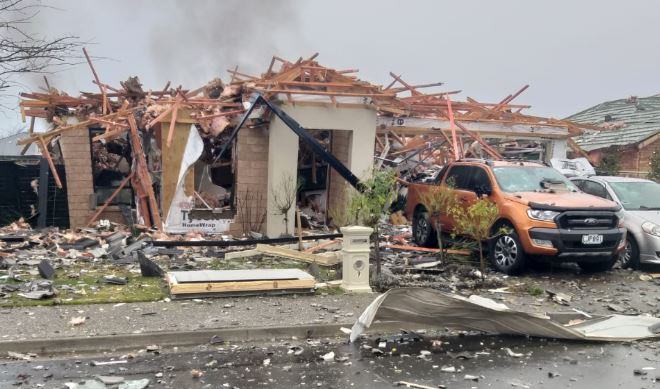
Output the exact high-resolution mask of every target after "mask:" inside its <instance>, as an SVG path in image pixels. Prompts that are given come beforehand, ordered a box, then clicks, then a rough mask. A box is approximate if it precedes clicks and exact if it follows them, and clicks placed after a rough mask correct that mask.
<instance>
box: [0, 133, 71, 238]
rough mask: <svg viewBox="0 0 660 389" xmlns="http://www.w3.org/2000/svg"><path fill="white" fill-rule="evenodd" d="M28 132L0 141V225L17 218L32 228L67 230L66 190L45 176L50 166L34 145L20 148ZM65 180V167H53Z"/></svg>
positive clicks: (51, 178) (50, 177)
mask: <svg viewBox="0 0 660 389" xmlns="http://www.w3.org/2000/svg"><path fill="white" fill-rule="evenodd" d="M27 135H28V134H27V133H18V134H14V135H9V136H6V137H4V138H0V172H2V173H1V174H0V224H2V225H6V224H9V223H11V222H13V221H15V220H18V219H19V218H23V219H25V221H26V222H28V223H29V224H30V225H31V226H32V227H45V226H57V227H61V228H67V227H69V210H68V205H67V193H66V190H64V189H60V188H58V187H57V185H56V184H55V181H54V179H53V177H52V176H51V175H49V174H48V170H49V166H48V163H47V161H46V160H44V159H43V157H42V156H41V153H40V152H39V149H38V147H37V145H36V144H31V145H28V146H19V145H17V144H16V142H17V141H18V140H19V139H22V138H25V137H26V136H27ZM55 168H56V169H57V170H58V172H59V174H60V176H61V177H62V179H64V180H66V176H65V172H64V166H62V165H55Z"/></svg>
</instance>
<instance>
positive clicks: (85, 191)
mask: <svg viewBox="0 0 660 389" xmlns="http://www.w3.org/2000/svg"><path fill="white" fill-rule="evenodd" d="M60 147H61V148H62V157H63V159H64V169H65V171H66V188H67V198H68V203H69V223H70V225H71V228H76V227H84V226H85V225H86V224H87V221H88V220H89V218H90V216H91V215H92V212H93V211H92V209H91V207H90V198H91V195H92V193H93V192H94V187H93V182H92V160H91V158H92V157H91V153H90V144H89V130H88V129H87V128H80V129H77V130H70V131H65V132H64V133H62V136H61V137H60Z"/></svg>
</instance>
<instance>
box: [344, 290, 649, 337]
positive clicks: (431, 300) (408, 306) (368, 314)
mask: <svg viewBox="0 0 660 389" xmlns="http://www.w3.org/2000/svg"><path fill="white" fill-rule="evenodd" d="M577 318H579V319H583V320H582V321H580V322H579V323H577V324H569V322H570V321H571V320H575V319H577ZM375 320H381V321H406V322H409V323H420V324H425V325H431V326H437V327H444V326H451V327H452V328H453V329H464V330H472V331H480V332H486V333H493V334H509V335H527V336H537V337H544V338H557V339H569V340H591V341H631V340H638V339H645V338H657V337H660V333H659V332H658V331H657V330H656V329H657V328H658V327H660V318H656V317H650V316H641V315H640V316H623V315H609V316H598V315H592V316H591V317H590V318H588V317H585V316H583V315H580V314H579V313H577V312H571V313H565V314H564V313H552V314H547V315H540V314H530V313H526V312H522V311H516V310H513V309H510V308H509V307H507V306H506V305H504V304H500V303H497V302H495V301H493V300H491V299H488V298H484V297H480V296H476V295H472V296H470V297H469V298H466V297H463V296H459V295H456V294H449V293H444V292H440V291H437V290H433V289H424V288H402V289H391V290H389V291H388V292H387V293H385V294H382V295H380V296H378V297H377V298H376V299H375V300H374V301H373V302H372V303H371V304H370V305H369V306H368V307H367V308H366V309H365V310H364V312H363V313H362V315H360V317H359V318H358V320H357V321H356V322H355V324H354V325H353V328H352V333H351V336H350V340H351V341H355V339H357V337H358V336H359V335H360V334H361V333H362V332H363V331H364V330H365V329H366V328H368V327H369V326H370V325H371V323H372V322H373V321H375Z"/></svg>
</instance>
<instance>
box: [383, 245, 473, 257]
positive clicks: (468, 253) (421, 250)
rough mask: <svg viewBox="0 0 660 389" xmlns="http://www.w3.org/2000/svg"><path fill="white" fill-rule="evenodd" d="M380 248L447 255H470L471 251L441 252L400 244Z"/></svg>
mask: <svg viewBox="0 0 660 389" xmlns="http://www.w3.org/2000/svg"><path fill="white" fill-rule="evenodd" d="M380 247H383V248H386V249H392V250H406V251H419V252H422V253H439V252H440V251H444V252H445V253H447V254H455V255H470V251H469V250H452V249H445V250H440V249H434V248H430V247H418V246H406V245H399V244H384V245H382V246H380Z"/></svg>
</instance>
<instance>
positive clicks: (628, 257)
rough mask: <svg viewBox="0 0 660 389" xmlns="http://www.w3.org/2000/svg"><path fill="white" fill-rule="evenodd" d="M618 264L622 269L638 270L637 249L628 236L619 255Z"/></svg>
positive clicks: (633, 240) (632, 239) (633, 241)
mask: <svg viewBox="0 0 660 389" xmlns="http://www.w3.org/2000/svg"><path fill="white" fill-rule="evenodd" d="M619 263H621V267H622V268H624V269H638V268H639V247H637V243H636V242H635V239H634V238H632V237H630V235H628V236H627V237H626V245H625V247H624V248H623V251H621V254H619Z"/></svg>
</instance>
